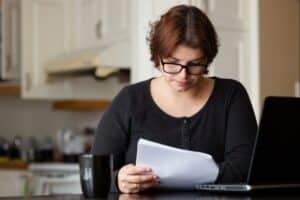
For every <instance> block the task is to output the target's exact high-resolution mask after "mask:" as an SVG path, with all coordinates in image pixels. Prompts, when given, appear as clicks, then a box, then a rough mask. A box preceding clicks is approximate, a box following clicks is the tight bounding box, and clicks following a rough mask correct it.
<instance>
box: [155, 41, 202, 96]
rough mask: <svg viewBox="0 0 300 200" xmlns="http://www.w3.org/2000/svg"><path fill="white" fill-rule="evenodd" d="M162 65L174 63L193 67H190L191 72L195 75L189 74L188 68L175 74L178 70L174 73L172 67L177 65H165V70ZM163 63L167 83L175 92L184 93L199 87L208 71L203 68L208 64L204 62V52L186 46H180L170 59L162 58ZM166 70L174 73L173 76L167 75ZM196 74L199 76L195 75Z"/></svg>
mask: <svg viewBox="0 0 300 200" xmlns="http://www.w3.org/2000/svg"><path fill="white" fill-rule="evenodd" d="M162 63H174V64H181V65H188V66H191V67H189V68H190V70H189V71H190V72H191V73H193V74H189V73H188V72H187V69H186V68H182V69H181V71H180V72H179V73H174V72H175V71H176V70H175V71H172V69H173V68H172V67H173V66H174V67H176V65H172V64H164V69H165V70H163V65H162ZM162 63H161V65H160V68H161V71H163V74H164V77H165V79H166V81H167V82H168V83H169V85H170V86H171V87H172V88H173V89H174V90H175V91H178V92H184V91H187V90H189V89H191V88H193V87H195V86H197V84H198V83H199V82H200V81H201V79H202V78H203V76H202V75H203V74H204V72H205V71H206V70H205V67H203V65H205V64H206V63H205V62H204V56H203V52H202V51H201V50H200V49H193V48H190V47H187V46H185V45H178V47H177V48H176V49H175V51H174V52H173V53H172V55H171V56H170V57H168V58H162ZM199 66H200V67H199ZM177 68H178V69H179V68H180V66H177ZM174 69H175V68H174ZM166 70H167V71H169V72H173V74H170V73H166V72H165V71H166ZM195 73H196V74H198V75H194V74H195Z"/></svg>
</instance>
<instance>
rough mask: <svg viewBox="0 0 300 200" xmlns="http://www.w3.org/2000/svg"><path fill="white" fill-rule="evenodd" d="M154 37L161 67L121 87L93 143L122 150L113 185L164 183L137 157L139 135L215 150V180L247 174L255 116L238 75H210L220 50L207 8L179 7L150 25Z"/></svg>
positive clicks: (103, 149) (99, 150) (136, 188)
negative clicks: (138, 162) (153, 74)
mask: <svg viewBox="0 0 300 200" xmlns="http://www.w3.org/2000/svg"><path fill="white" fill-rule="evenodd" d="M148 40H149V43H150V50H151V60H152V61H153V62H154V64H155V66H156V67H157V68H158V69H159V70H160V71H161V72H162V75H161V76H160V77H157V78H152V79H149V80H146V81H143V82H140V83H137V84H133V85H131V86H128V87H125V88H124V89H122V90H121V92H120V93H119V94H118V95H117V96H116V97H115V99H114V101H113V102H112V104H111V106H110V107H109V109H108V110H107V111H106V112H105V113H104V115H103V117H102V119H101V121H100V123H99V126H98V130H97V134H96V137H95V142H94V145H93V153H94V154H108V153H114V154H115V155H116V154H118V155H116V156H115V161H116V163H115V168H116V173H115V174H116V177H115V178H116V179H115V186H116V187H117V188H118V189H119V191H121V192H123V193H137V192H140V191H143V190H146V189H148V188H153V187H155V186H157V184H158V183H159V178H158V177H157V176H156V175H155V173H153V172H151V169H150V168H148V167H137V166H135V165H134V163H135V159H136V150H137V141H138V139H139V138H145V139H149V140H152V141H155V142H159V143H162V144H166V145H170V146H174V147H179V148H184V149H189V150H193V151H199V152H205V153H208V154H211V155H212V156H213V158H214V160H215V161H216V163H217V164H218V167H219V174H218V177H217V179H216V181H215V182H217V183H221V182H238V181H243V180H245V179H246V174H247V171H248V165H249V161H250V154H251V151H252V147H253V142H254V138H255V133H256V129H257V124H256V120H255V116H254V112H253V109H252V106H251V103H250V100H249V97H248V94H247V92H246V90H245V89H244V87H243V86H242V85H241V84H240V83H239V82H237V81H234V80H230V79H222V78H217V77H207V76H205V74H206V73H207V72H208V68H209V65H210V63H211V62H212V61H213V60H214V58H215V56H216V54H217V51H218V42H217V35H216V32H215V29H214V27H213V25H212V24H211V22H210V21H209V19H208V18H207V16H206V15H205V14H204V13H203V12H202V11H201V10H199V9H198V8H196V7H193V6H186V5H180V6H176V7H173V8H171V9H170V10H169V11H168V12H167V13H166V14H164V15H162V16H161V18H160V20H159V21H157V22H156V23H154V24H153V25H152V29H151V32H150V35H149V38H148ZM141 67H143V66H141ZM145 174H146V175H145Z"/></svg>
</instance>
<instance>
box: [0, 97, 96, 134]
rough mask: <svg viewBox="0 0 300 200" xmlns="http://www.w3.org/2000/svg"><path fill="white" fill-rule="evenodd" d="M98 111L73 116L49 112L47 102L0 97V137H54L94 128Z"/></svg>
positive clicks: (54, 111) (70, 113)
mask: <svg viewBox="0 0 300 200" xmlns="http://www.w3.org/2000/svg"><path fill="white" fill-rule="evenodd" d="M100 116H101V111H93V112H74V111H57V110H53V109H52V103H51V102H50V101H49V102H48V101H32V100H21V99H20V98H19V97H15V96H0V136H3V137H5V138H7V139H12V138H13V137H14V136H15V135H20V136H35V137H37V138H44V137H45V136H51V137H55V136H56V133H57V131H58V130H59V129H61V128H65V127H70V128H81V127H84V126H85V125H91V126H96V125H97V123H98V121H99V119H100Z"/></svg>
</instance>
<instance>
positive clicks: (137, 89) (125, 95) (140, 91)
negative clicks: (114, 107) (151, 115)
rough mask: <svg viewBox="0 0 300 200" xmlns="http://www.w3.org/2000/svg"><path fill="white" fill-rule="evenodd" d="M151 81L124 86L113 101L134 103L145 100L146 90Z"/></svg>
mask: <svg viewBox="0 0 300 200" xmlns="http://www.w3.org/2000/svg"><path fill="white" fill-rule="evenodd" d="M150 81H151V79H148V80H145V81H140V82H137V83H133V84H130V85H127V86H124V87H123V88H122V89H121V90H120V92H119V93H118V94H117V95H116V97H115V99H114V100H115V101H120V100H121V101H126V100H127V101H130V102H135V101H136V100H137V99H139V98H142V99H143V98H145V96H146V92H147V89H148V87H149V84H150Z"/></svg>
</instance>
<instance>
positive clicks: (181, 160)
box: [136, 139, 219, 189]
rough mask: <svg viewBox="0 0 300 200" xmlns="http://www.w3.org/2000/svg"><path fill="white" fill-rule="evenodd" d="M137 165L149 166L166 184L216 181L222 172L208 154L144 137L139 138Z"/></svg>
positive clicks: (183, 186)
mask: <svg viewBox="0 0 300 200" xmlns="http://www.w3.org/2000/svg"><path fill="white" fill-rule="evenodd" d="M136 165H137V166H148V167H150V168H151V169H152V171H153V172H154V174H155V175H157V176H158V177H159V180H160V185H159V187H164V188H181V189H194V188H195V186H196V185H197V184H203V183H212V182H214V181H215V180H216V178H217V175H218V172H219V169H218V166H217V164H216V163H215V161H214V160H213V159H212V157H211V155H209V154H206V153H201V152H196V151H188V150H183V149H179V148H174V147H170V146H167V145H162V144H159V143H156V142H152V141H149V140H145V139H140V140H139V142H138V150H137V158H136Z"/></svg>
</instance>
